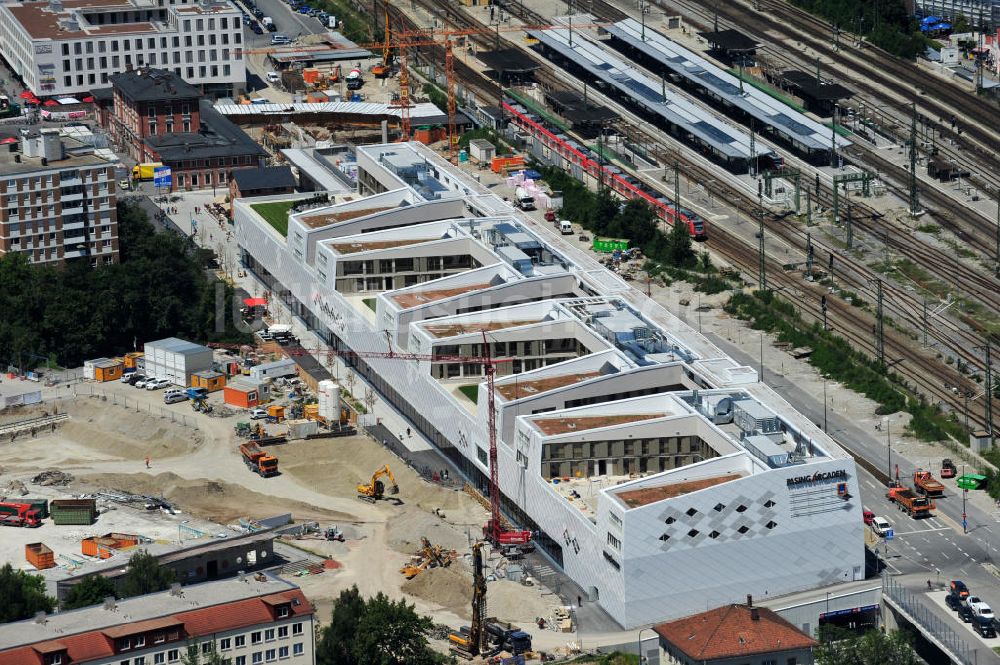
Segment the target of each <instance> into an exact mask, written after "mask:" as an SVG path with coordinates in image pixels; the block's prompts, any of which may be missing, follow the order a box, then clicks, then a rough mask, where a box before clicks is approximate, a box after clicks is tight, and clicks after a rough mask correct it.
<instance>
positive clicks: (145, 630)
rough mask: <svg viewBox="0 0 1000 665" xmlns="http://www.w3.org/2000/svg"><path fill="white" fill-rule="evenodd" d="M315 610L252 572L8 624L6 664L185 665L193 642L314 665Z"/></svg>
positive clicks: (2, 651)
mask: <svg viewBox="0 0 1000 665" xmlns="http://www.w3.org/2000/svg"><path fill="white" fill-rule="evenodd" d="M313 613H314V609H313V607H312V605H311V604H310V603H309V601H308V600H307V599H306V597H305V596H304V595H303V594H302V591H301V590H300V589H299V588H298V587H297V586H295V585H293V584H291V583H289V582H285V581H284V580H280V579H276V578H272V577H267V576H265V575H261V574H258V575H255V576H252V577H251V576H246V577H244V579H231V580H225V581H219V582H207V583H205V584H196V585H192V586H185V587H181V586H180V585H176V586H175V588H173V589H172V590H170V591H163V592H159V593H152V594H148V595H145V596H137V597H134V598H127V599H125V600H119V601H114V600H112V601H109V602H106V603H105V604H104V605H103V606H101V605H96V606H93V607H87V608H84V609H79V610H70V611H65V612H59V613H58V614H54V615H52V616H42V617H38V618H35V619H29V620H27V621H18V622H14V623H8V624H3V625H0V665H70V664H71V665H112V664H113V665H124V664H125V663H128V664H129V665H160V664H163V665H179V664H180V662H181V659H182V658H184V657H185V656H186V655H187V650H188V648H189V646H193V647H195V648H196V649H197V650H198V652H199V653H200V654H203V655H202V658H203V660H202V662H204V655H205V654H209V653H211V652H212V651H216V652H218V653H219V655H221V656H222V658H223V659H225V661H226V662H228V663H231V665H253V664H254V663H265V662H266V663H272V662H279V661H280V662H282V663H288V665H312V663H313V662H314V658H315V648H314V634H315V633H314V628H313Z"/></svg>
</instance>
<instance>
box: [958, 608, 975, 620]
mask: <svg viewBox="0 0 1000 665" xmlns="http://www.w3.org/2000/svg"><path fill="white" fill-rule="evenodd" d="M958 618H959V619H961V620H962V621H963V622H965V623H972V621H973V619H975V618H976V615H975V614H973V613H972V608H971V607H969V606H968V605H962V606H961V607H959V608H958Z"/></svg>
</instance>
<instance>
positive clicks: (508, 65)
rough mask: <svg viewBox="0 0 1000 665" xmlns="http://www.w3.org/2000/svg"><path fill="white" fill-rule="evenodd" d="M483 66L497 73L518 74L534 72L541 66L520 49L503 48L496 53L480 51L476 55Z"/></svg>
mask: <svg viewBox="0 0 1000 665" xmlns="http://www.w3.org/2000/svg"><path fill="white" fill-rule="evenodd" d="M476 57H477V58H479V59H480V60H481V61H482V62H483V64H485V65H486V66H487V67H489V68H490V69H492V70H493V71H495V72H502V73H504V74H516V73H519V72H533V71H535V70H536V69H539V68H540V67H541V65H540V64H539V63H537V62H536V61H535V60H534V58H532V57H531V56H529V55H528V54H527V53H525V52H524V51H522V50H521V49H519V48H503V49H497V50H495V51H480V52H479V53H477V54H476Z"/></svg>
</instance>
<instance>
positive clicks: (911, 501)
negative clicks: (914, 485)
mask: <svg viewBox="0 0 1000 665" xmlns="http://www.w3.org/2000/svg"><path fill="white" fill-rule="evenodd" d="M885 496H886V498H887V499H889V501H892V502H893V503H895V504H896V507H897V508H899V509H900V510H902V511H903V512H905V513H906V514H907V515H909V516H910V517H912V518H913V519H920V518H921V517H930V516H931V510H933V509H934V508H936V507H937V506H935V505H934V502H933V501H931V500H930V499H928V498H927V497H926V496H920V495H918V494H917V493H915V492H914V491H913V490H911V489H910V488H909V487H890V488H889V493H888V494H886V495H885Z"/></svg>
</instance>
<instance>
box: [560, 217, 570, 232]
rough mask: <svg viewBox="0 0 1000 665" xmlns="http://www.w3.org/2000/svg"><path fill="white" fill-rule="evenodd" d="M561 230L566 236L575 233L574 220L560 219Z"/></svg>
mask: <svg viewBox="0 0 1000 665" xmlns="http://www.w3.org/2000/svg"><path fill="white" fill-rule="evenodd" d="M559 232H560V233H562V234H563V235H564V236H571V235H573V222H571V221H569V220H568V219H560V220H559Z"/></svg>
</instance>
